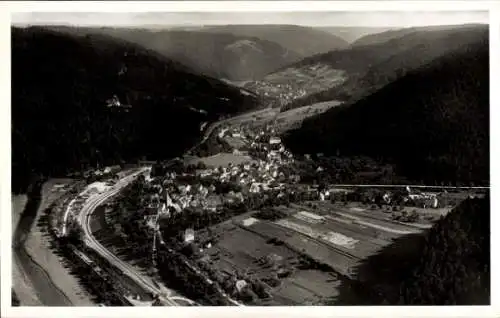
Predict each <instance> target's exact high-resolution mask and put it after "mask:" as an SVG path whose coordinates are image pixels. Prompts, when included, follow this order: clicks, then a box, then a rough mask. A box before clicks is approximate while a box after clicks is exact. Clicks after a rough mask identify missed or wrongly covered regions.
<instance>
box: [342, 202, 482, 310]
mask: <svg viewBox="0 0 500 318" xmlns="http://www.w3.org/2000/svg"><path fill="white" fill-rule="evenodd" d="M490 212H491V208H490V198H489V194H487V195H486V196H485V197H484V198H475V199H470V198H469V199H466V200H465V201H463V202H462V203H460V204H459V205H458V206H457V207H455V208H454V209H453V210H452V211H451V212H450V213H448V214H447V215H446V216H445V217H443V218H442V219H441V220H439V221H437V222H436V223H435V224H434V226H433V227H432V228H431V229H430V230H429V231H428V232H426V233H423V234H418V235H408V236H403V237H400V238H397V239H395V240H394V241H393V243H392V244H391V245H389V246H387V247H385V248H383V249H382V250H381V251H379V252H378V253H377V254H376V255H373V256H371V257H369V258H367V259H366V260H365V261H364V262H363V263H362V264H360V266H358V268H357V271H358V273H359V274H360V275H362V277H363V279H361V281H358V282H351V284H350V285H348V284H344V285H343V286H341V288H340V297H339V298H338V299H337V302H336V305H358V306H359V305H417V306H418V305H427V306H429V305H489V304H490V239H489V233H490Z"/></svg>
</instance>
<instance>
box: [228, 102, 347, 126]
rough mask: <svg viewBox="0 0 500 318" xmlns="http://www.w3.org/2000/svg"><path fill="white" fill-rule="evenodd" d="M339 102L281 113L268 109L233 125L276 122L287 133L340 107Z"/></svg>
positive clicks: (260, 124)
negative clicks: (332, 108) (320, 114)
mask: <svg viewBox="0 0 500 318" xmlns="http://www.w3.org/2000/svg"><path fill="white" fill-rule="evenodd" d="M340 104H341V102H339V101H328V102H322V103H316V104H312V105H308V106H303V107H298V108H294V109H291V110H288V111H285V112H280V110H279V108H274V109H268V110H266V111H265V112H262V113H259V114H258V115H254V116H253V117H252V118H246V119H245V120H238V121H235V122H234V123H233V124H241V123H243V122H251V125H252V126H254V127H260V126H264V125H266V124H268V123H270V122H272V121H274V120H276V122H277V128H278V129H279V130H280V131H282V132H283V131H286V130H289V129H292V128H294V127H297V126H298V125H300V124H301V123H302V121H303V120H304V119H306V118H308V117H311V116H314V115H316V114H319V113H322V112H325V111H327V110H328V109H330V108H331V107H335V106H339V105H340Z"/></svg>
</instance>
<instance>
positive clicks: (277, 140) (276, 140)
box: [269, 137, 281, 145]
mask: <svg viewBox="0 0 500 318" xmlns="http://www.w3.org/2000/svg"><path fill="white" fill-rule="evenodd" d="M280 143H281V138H280V137H271V138H270V139H269V144H271V145H275V144H280Z"/></svg>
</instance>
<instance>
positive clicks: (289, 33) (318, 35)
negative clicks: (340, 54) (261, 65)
mask: <svg viewBox="0 0 500 318" xmlns="http://www.w3.org/2000/svg"><path fill="white" fill-rule="evenodd" d="M203 31H205V32H211V33H214V32H217V33H231V34H235V35H238V36H251V37H257V38H259V39H262V40H266V41H271V42H274V43H277V44H279V45H281V46H282V47H284V48H286V49H288V50H290V51H292V52H296V53H298V54H300V55H301V56H302V57H306V56H310V55H315V54H319V53H324V52H328V51H331V50H338V49H343V48H346V47H348V46H349V42H348V41H346V40H344V39H342V38H341V37H339V36H337V35H335V34H332V33H330V32H326V31H323V30H320V29H316V28H313V27H306V26H299V25H279V24H269V25H217V26H205V27H204V28H203ZM276 68H278V67H276Z"/></svg>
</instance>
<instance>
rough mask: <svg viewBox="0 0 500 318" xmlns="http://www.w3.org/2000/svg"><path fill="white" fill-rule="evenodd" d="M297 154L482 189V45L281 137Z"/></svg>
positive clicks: (485, 123)
mask: <svg viewBox="0 0 500 318" xmlns="http://www.w3.org/2000/svg"><path fill="white" fill-rule="evenodd" d="M284 142H285V144H286V145H287V146H288V147H289V148H290V149H291V150H292V151H294V152H298V153H324V154H325V155H337V156H343V157H346V156H347V157H349V156H358V155H365V156H369V157H372V158H374V159H376V160H383V161H385V162H389V163H393V164H395V165H396V168H397V174H399V175H402V176H405V177H408V178H409V179H410V180H413V181H417V182H418V181H422V182H425V183H428V184H442V183H443V182H444V183H451V184H460V183H465V184H471V183H474V184H482V185H488V184H489V51H488V46H487V44H482V45H477V46H475V47H469V48H468V50H465V51H463V52H457V53H455V54H449V55H447V56H445V57H442V58H440V59H437V60H435V61H433V62H432V63H430V64H428V65H426V66H425V67H422V68H420V69H418V70H416V71H414V72H410V73H409V74H407V75H406V76H404V77H403V78H401V79H399V80H397V81H395V82H393V83H391V84H389V85H387V86H385V87H384V88H382V89H381V90H379V91H377V92H376V93H374V94H372V95H370V96H368V97H366V98H364V99H362V100H360V101H357V102H356V103H353V104H345V105H344V106H340V107H336V108H333V109H331V110H329V111H327V112H325V113H323V114H321V115H319V116H316V117H312V118H310V119H307V120H305V121H304V122H303V124H302V127H301V128H298V129H296V130H293V131H291V132H290V133H289V134H287V135H286V136H284Z"/></svg>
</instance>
